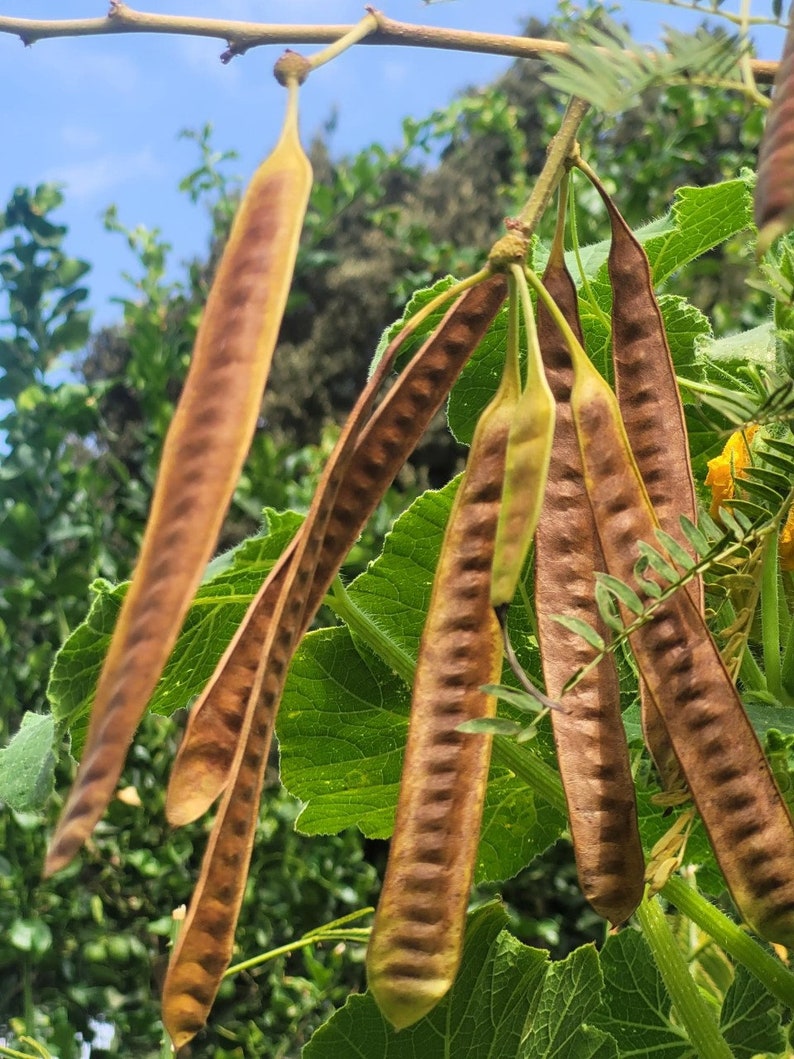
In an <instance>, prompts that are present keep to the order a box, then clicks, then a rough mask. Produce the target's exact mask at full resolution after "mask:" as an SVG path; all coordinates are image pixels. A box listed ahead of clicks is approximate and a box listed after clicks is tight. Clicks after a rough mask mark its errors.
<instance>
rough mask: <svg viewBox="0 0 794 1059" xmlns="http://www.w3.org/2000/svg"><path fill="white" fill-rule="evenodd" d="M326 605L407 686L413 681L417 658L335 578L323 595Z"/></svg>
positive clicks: (338, 578)
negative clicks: (358, 604)
mask: <svg viewBox="0 0 794 1059" xmlns="http://www.w3.org/2000/svg"><path fill="white" fill-rule="evenodd" d="M325 604H326V606H327V607H329V608H330V609H331V610H332V611H333V612H334V614H336V616H337V617H338V618H341V619H342V621H343V622H344V623H345V625H347V626H348V628H349V629H350V631H351V632H352V633H355V634H356V635H357V636H360V637H361V639H362V640H363V641H364V643H365V644H366V645H367V646H368V647H369V648H371V649H372V650H373V651H374V652H375V654H376V655H377V656H378V657H379V658H380V659H382V660H383V661H384V662H385V663H386V665H387V666H389V667H390V668H391V669H392V670H393V671H394V672H395V673H396V674H397V676H398V677H399V678H400V679H401V680H402V681H403V682H404V683H405V684H406V685H407V686H408V687H409V688H410V687H411V685H412V684H413V682H414V671H415V670H416V659H415V658H412V657H411V656H410V655H409V654H408V653H407V651H405V650H403V648H402V647H400V646H399V644H396V643H395V642H394V641H393V640H392V639H391V637H389V636H388V635H387V633H385V632H384V631H383V630H382V629H380V628H379V627H378V626H377V625H376V624H375V623H374V621H373V620H372V618H370V616H369V615H368V614H366V613H365V612H364V611H363V610H361V608H360V607H358V606H357V605H356V604H355V603H354V602H353V600H352V599H351V597H350V594H349V593H348V591H347V589H346V588H345V586H344V584H343V583H342V579H341V578H340V577H337V578H336V580H335V581H334V584H333V588H332V589H331V591H330V592H329V593H328V595H327V596H326V597H325Z"/></svg>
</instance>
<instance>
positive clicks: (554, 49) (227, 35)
mask: <svg viewBox="0 0 794 1059" xmlns="http://www.w3.org/2000/svg"><path fill="white" fill-rule="evenodd" d="M377 20H378V29H377V30H376V31H375V32H373V33H371V34H370V35H369V36H367V37H365V38H364V40H363V41H362V43H363V44H375V45H380V46H383V45H391V46H398V47H409V48H440V49H443V50H448V51H465V52H475V53H478V54H481V55H505V56H508V57H512V58H515V59H542V58H543V57H544V56H545V55H570V51H571V49H570V47H569V46H568V45H567V44H563V43H562V41H558V40H543V39H542V38H538V37H514V36H510V35H509V34H505V33H476V32H473V31H471V30H455V29H443V28H440V27H436V26H421V25H417V24H415V23H410V22H397V21H395V20H394V19H390V18H385V17H384V16H382V15H377ZM352 28H353V27H352V26H350V25H327V26H317V25H302V24H296V23H289V24H278V23H272V22H270V23H268V22H237V21H231V20H229V19H221V18H194V17H190V16H188V17H182V16H178V15H155V14H150V13H147V12H145V11H135V10H134V9H133V8H131V7H128V6H127V5H126V4H124V3H121V2H119V0H112V2H111V9H110V13H109V15H108V16H107V18H70V19H36V18H14V17H11V16H7V15H3V16H0V33H10V34H13V35H15V36H18V37H19V38H20V39H21V40H22V43H23V44H25V45H30V44H35V43H36V41H38V40H51V39H54V38H59V37H99V36H113V35H118V34H120V33H173V34H177V35H181V36H191V37H214V38H216V39H217V40H221V41H227V42H228V44H229V47H228V48H227V50H226V51H225V52H224V53H223V55H222V56H221V59H222V61H223V62H228V61H229V60H230V59H232V58H234V56H235V55H242V54H243V53H244V52H246V51H248V49H249V48H256V47H261V46H262V45H266V44H332V43H333V42H334V41H336V40H338V39H339V38H340V37H343V36H344V35H345V34H347V33H349V32H350V31H351V29H352ZM751 67H752V71H753V74H754V76H755V79H756V81H758V82H762V83H764V84H771V83H772V82H773V81H774V79H775V73H776V71H777V67H778V64H777V63H776V62H765V61H763V60H759V59H753V60H752V61H751Z"/></svg>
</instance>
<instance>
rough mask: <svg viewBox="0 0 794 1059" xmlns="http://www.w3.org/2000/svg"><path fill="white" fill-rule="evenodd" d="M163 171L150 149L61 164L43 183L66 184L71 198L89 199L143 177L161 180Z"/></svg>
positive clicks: (47, 175)
mask: <svg viewBox="0 0 794 1059" xmlns="http://www.w3.org/2000/svg"><path fill="white" fill-rule="evenodd" d="M163 173H164V170H163V167H162V165H161V164H160V162H158V160H157V159H156V158H155V156H154V153H153V152H152V150H151V149H150V148H148V147H145V148H143V149H142V150H140V151H135V152H132V153H128V154H105V155H99V156H97V157H96V158H93V159H91V160H90V161H87V162H77V163H75V164H73V165H61V166H57V167H56V168H53V169H51V170H49V172H47V173H45V174H44V180H46V181H55V182H57V183H59V184H65V185H66V187H67V190H68V193H69V197H70V198H73V199H89V198H92V197H94V196H98V195H106V194H107V192H108V191H110V190H111V189H113V188H116V187H118V186H119V185H121V184H126V183H128V182H129V181H131V180H139V179H141V177H144V178H146V177H150V178H153V179H154V178H160V177H162V176H163Z"/></svg>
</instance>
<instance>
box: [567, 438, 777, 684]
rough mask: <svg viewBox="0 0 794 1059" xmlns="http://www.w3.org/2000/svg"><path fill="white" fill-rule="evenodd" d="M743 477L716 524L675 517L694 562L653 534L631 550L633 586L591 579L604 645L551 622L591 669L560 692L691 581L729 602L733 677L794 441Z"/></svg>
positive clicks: (773, 448)
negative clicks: (575, 638) (577, 643)
mask: <svg viewBox="0 0 794 1059" xmlns="http://www.w3.org/2000/svg"><path fill="white" fill-rule="evenodd" d="M745 473H746V477H743V478H742V479H741V481H737V483H736V485H737V491H740V494H741V495H738V496H736V497H734V498H733V499H732V500H731V502H730V509H728V508H727V507H723V508H721V509H720V524H718V523H717V522H715V520H714V519H713V518H711V517H710V516H709V515H708V514H707V513H705V512H704V513H703V514H702V515H701V517H700V520H699V524H698V525H694V524H693V523H692V522H691V521H690V520H689V519H687V518H685V517H683V516H682V518H681V520H680V524H681V529H682V532H683V534H684V536H685V537H686V539H687V541H688V542H689V544H690V545H691V547H692V550H693V553H694V554H690V553H689V552H688V551H687V550H686V549H685V548H684V547H682V546H681V544H680V543H679V542H678V541H677V540H675V538H673V537H671V536H670V534H668V533H665V532H664V531H663V530H661V529H658V530H657V531H656V537H657V540H656V541H655V542H654V543H650V542H648V541H640V542H639V543H638V550H639V558H638V559H637V562H636V563H635V565H634V581H633V584H632V585H627V584H626V583H625V582H623V581H621V580H620V579H619V578H617V577H613V576H612V575H611V574H605V573H596V575H595V577H596V588H595V599H596V604H597V607H598V612H599V615H600V617H601V619H602V620H603V622H604V624H605V625H606V626H607V628H608V629H610V630H611V632H612V637H611V639H610V640H609V642H607V641H606V640H605V639H604V637H602V636H601V635H600V634H599V633H598V632H597V631H596V629H594V628H593V627H592V626H590V625H589V624H588V623H587V622H584V621H582V620H580V619H571V618H568V617H566V616H564V615H558V616H555V621H557V622H559V623H560V624H561V625H564V626H565V627H566V628H568V629H571V630H572V631H574V632H577V633H578V634H579V635H580V636H582V638H583V639H584V640H585V641H586V642H587V643H588V644H589V645H590V646H591V647H592V648H593V649H594V651H595V654H594V656H593V659H592V660H591V662H590V663H589V664H588V665H587V666H586V667H584V668H582V669H579V670H577V672H576V673H574V674H573V675H572V676H571V678H570V679H569V680H568V682H567V683H566V685H565V688H564V690H566V691H567V690H569V689H570V688H572V687H574V686H575V685H576V684H578V683H579V681H580V680H581V679H582V677H583V676H585V674H587V673H589V672H590V671H591V670H592V669H593V668H594V667H595V666H597V665H598V663H599V662H600V661H601V659H602V658H603V657H604V655H606V654H608V653H610V652H612V651H615V650H617V648H618V647H620V646H621V645H622V644H624V643H626V642H627V641H628V639H629V637H630V636H631V635H632V633H634V632H636V630H637V629H639V628H640V627H641V626H642V625H645V624H647V623H648V622H649V621H651V620H652V619H653V617H654V615H655V614H656V612H657V611H658V609H659V606H660V605H661V604H662V603H663V602H664V601H666V600H668V599H669V598H670V597H671V596H672V595H673V594H674V593H675V592H678V591H680V590H681V589H682V588H684V586H686V585H688V584H689V583H690V582H691V581H693V580H694V579H695V578H696V577H698V576H702V577H704V578H706V579H707V583H708V586H709V591H710V593H712V594H713V595H715V596H716V597H717V598H718V599H724V600H727V601H728V606H729V613H730V615H731V620H730V621H729V623H728V624H727V626H726V628H724V629H723V630H722V637H721V638H722V641H723V657H724V659H725V662H726V665H728V667H729V669H730V671H731V673H732V675H734V676H735V674H736V673H737V672H738V668H739V666H740V664H741V660H742V655H743V653H744V650H745V647H746V644H747V637H748V633H749V628H750V625H751V623H752V619H753V616H754V614H755V609H756V605H757V602H758V594H759V587H760V568H761V560H762V557H763V554H764V549H765V548H766V547H767V545H768V541H769V537H770V534H776V533H777V531H778V529H779V527H780V524H781V522H782V520H783V519H784V517H785V516H786V514H787V512H788V510H789V508H790V506H791V504H792V502H793V501H794V485H792V483H794V440H791V438H790V437H789V438H787V439H783V438H771V437H770V438H767V439H766V440H765V443H764V448H763V450H762V451H761V452H760V453H759V455H758V459H757V462H756V463H755V464H754V465H753V466H751V467H748V468H747V470H746V472H745Z"/></svg>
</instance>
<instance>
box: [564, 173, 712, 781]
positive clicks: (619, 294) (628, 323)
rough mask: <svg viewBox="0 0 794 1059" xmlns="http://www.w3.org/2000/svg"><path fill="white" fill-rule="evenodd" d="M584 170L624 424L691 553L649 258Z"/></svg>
mask: <svg viewBox="0 0 794 1059" xmlns="http://www.w3.org/2000/svg"><path fill="white" fill-rule="evenodd" d="M582 168H583V169H584V171H585V173H586V174H587V176H588V177H589V179H590V180H591V181H592V183H593V184H594V185H595V188H596V190H597V191H598V193H599V194H600V196H601V198H602V199H603V202H604V205H605V206H606V208H607V212H608V214H609V222H610V225H611V227H612V245H611V247H610V250H609V259H608V271H609V279H610V283H611V285H612V291H613V298H612V362H613V365H614V369H615V392H616V394H617V399H618V406H619V407H620V413H621V415H622V416H623V424H624V426H625V429H626V434H627V436H628V439H629V444H630V445H631V449H632V452H633V453H634V459H635V460H636V462H637V467H638V469H639V472H640V474H641V475H642V478H643V481H644V482H645V487H646V489H647V490H648V496H649V497H650V499H651V503H652V504H653V507H654V510H655V511H656V517H657V518H658V520H659V525H660V527H661V528H662V529H663V530H665V532H666V533H669V534H670V536H671V537H673V538H674V539H675V540H677V541H678V542H679V544H681V545H682V547H684V548H685V549H686V551H688V552H691V551H692V548H691V545H690V544H689V542H688V541H687V539H686V536H685V535H684V533H683V531H682V529H681V523H680V521H679V518H680V516H681V515H685V516H686V517H687V518H688V519H689V520H690V522H697V510H698V509H697V495H696V492H695V481H694V478H693V476H692V464H691V462H690V459H689V442H688V437H687V429H686V420H685V418H684V408H683V405H682V404H681V395H680V394H679V392H678V383H677V382H676V377H675V367H674V365H673V359H672V357H671V356H670V347H669V345H668V343H667V335H666V333H665V328H664V320H663V319H662V314H661V311H660V309H659V303H658V302H657V300H656V295H655V293H654V289H653V278H652V276H651V268H650V264H649V262H648V255H647V254H646V253H645V250H644V249H643V247H642V244H641V243H640V242H639V241H638V240H637V239H636V237H635V235H634V233H633V232H632V230H631V229H630V228H629V226H628V225H627V224H626V222H625V221H624V219H623V217H622V216H621V215H620V212H619V211H618V208H617V206H616V205H615V203H614V202H613V201H612V199H611V197H610V196H609V194H608V193H607V191H606V188H604V186H603V184H602V183H601V181H600V180H598V178H597V177H596V175H595V173H594V172H593V171H592V169H590V167H589V166H586V165H583V167H582ZM651 543H653V542H651ZM686 591H687V592H688V593H689V594H690V596H691V597H692V600H693V602H694V603H695V605H696V606H697V607H698V609H699V610H700V612H701V614H702V613H703V607H704V600H703V582H702V580H701V579H700V578H699V577H698V578H696V579H695V580H693V581H691V582H690V583H689V585H687V587H686ZM640 699H641V717H642V727H643V733H644V735H645V743H646V745H647V747H648V750H649V751H650V753H651V757H652V758H653V760H654V763H655V764H656V768H657V770H658V772H659V776H660V777H661V780H662V785H663V786H664V787H665V788H666V789H667V790H671V789H674V788H676V787H679V786H680V785H681V772H680V769H679V767H678V762H677V761H676V759H675V754H674V753H673V750H672V746H671V745H670V739H669V737H668V735H667V732H666V730H665V727H664V722H663V721H662V719H661V717H660V716H659V713H658V711H657V709H656V706H655V705H654V702H653V698H652V697H651V696H649V695H648V694H647V691H646V688H645V685H644V683H643V682H642V681H640Z"/></svg>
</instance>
